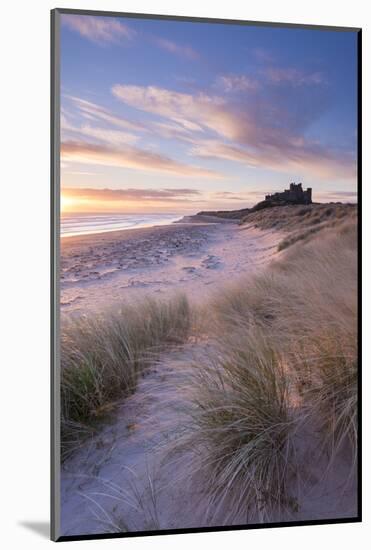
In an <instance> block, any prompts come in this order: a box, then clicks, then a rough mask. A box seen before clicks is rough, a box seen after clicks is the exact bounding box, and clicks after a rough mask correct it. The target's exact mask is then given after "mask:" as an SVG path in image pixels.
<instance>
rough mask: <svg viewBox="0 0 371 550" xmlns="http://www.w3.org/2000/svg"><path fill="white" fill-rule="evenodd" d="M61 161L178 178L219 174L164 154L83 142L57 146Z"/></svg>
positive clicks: (69, 142) (219, 174) (220, 175)
mask: <svg viewBox="0 0 371 550" xmlns="http://www.w3.org/2000/svg"><path fill="white" fill-rule="evenodd" d="M61 157H62V160H63V161H74V162H80V163H84V164H93V165H103V166H116V167H121V168H131V169H134V170H142V171H155V172H163V173H168V174H172V175H173V176H179V177H199V178H212V179H215V178H221V177H223V176H222V174H221V173H218V172H216V171H214V170H207V169H204V168H201V167H198V166H192V165H189V164H184V163H182V162H178V161H176V160H173V159H171V158H169V157H166V156H164V155H160V154H156V153H153V152H151V151H145V150H142V149H139V148H136V147H130V146H127V147H114V146H110V145H102V144H92V143H86V142H76V141H66V142H64V143H62V145H61Z"/></svg>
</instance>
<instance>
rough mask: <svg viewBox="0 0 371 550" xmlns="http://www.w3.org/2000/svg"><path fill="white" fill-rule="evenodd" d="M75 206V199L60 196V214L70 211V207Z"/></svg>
mask: <svg viewBox="0 0 371 550" xmlns="http://www.w3.org/2000/svg"><path fill="white" fill-rule="evenodd" d="M74 205H76V201H75V199H73V198H71V197H66V195H63V194H62V195H61V212H66V211H67V210H70V209H71V207H73V206H74Z"/></svg>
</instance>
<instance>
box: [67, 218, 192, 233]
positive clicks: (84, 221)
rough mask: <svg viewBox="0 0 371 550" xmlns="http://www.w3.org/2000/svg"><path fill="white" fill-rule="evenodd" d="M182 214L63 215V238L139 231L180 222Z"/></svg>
mask: <svg viewBox="0 0 371 550" xmlns="http://www.w3.org/2000/svg"><path fill="white" fill-rule="evenodd" d="M182 217H183V215H182V214H174V213H173V214H169V213H166V214H116V213H115V214H90V213H89V214H80V213H79V214H62V215H61V237H72V236H75V235H88V234H91V233H107V232H108V231H118V230H121V229H139V228H141V227H152V226H155V225H167V224H170V223H173V222H175V221H178V220H180V219H181V218H182Z"/></svg>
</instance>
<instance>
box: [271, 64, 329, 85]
mask: <svg viewBox="0 0 371 550" xmlns="http://www.w3.org/2000/svg"><path fill="white" fill-rule="evenodd" d="M265 75H266V76H267V77H268V79H269V80H270V81H271V82H274V83H275V84H282V83H285V84H286V83H289V84H291V85H292V86H295V87H297V86H305V85H316V84H317V85H318V84H324V83H325V82H326V78H325V76H324V74H323V73H321V72H320V71H315V72H304V71H301V70H298V69H294V68H291V67H289V68H276V67H269V68H267V69H265Z"/></svg>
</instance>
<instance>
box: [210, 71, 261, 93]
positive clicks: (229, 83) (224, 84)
mask: <svg viewBox="0 0 371 550" xmlns="http://www.w3.org/2000/svg"><path fill="white" fill-rule="evenodd" d="M216 85H217V86H218V87H220V88H222V90H223V91H224V92H227V93H229V92H246V91H247V90H257V89H259V88H260V83H259V82H258V80H257V79H256V78H251V77H248V76H246V75H236V74H235V75H233V74H228V75H222V76H219V77H218V78H217V80H216Z"/></svg>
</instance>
